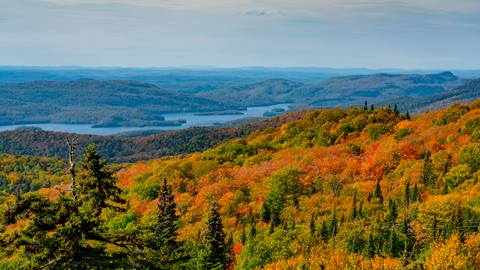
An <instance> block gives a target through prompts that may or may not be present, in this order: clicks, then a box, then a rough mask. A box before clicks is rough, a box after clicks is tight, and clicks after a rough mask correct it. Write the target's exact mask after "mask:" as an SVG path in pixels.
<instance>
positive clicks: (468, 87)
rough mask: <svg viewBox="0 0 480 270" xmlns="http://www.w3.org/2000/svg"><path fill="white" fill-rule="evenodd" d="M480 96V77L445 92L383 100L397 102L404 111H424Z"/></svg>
mask: <svg viewBox="0 0 480 270" xmlns="http://www.w3.org/2000/svg"><path fill="white" fill-rule="evenodd" d="M479 97H480V79H474V80H471V81H469V82H467V83H466V84H465V85H462V86H460V87H456V88H453V89H449V90H445V91H443V92H440V93H437V94H433V95H427V96H422V97H415V98H411V97H401V98H397V99H392V100H387V101H385V102H381V103H380V105H383V104H397V105H398V106H399V109H400V110H402V111H410V112H416V113H418V112H424V111H428V110H436V109H440V108H446V107H448V106H450V105H452V104H453V103H455V102H460V103H467V102H471V101H473V100H475V99H477V98H479Z"/></svg>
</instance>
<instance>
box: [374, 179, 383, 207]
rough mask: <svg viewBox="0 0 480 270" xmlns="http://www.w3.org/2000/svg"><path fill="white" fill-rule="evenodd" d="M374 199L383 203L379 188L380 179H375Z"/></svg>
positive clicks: (380, 188)
mask: <svg viewBox="0 0 480 270" xmlns="http://www.w3.org/2000/svg"><path fill="white" fill-rule="evenodd" d="M374 194H375V198H377V199H378V200H379V202H380V203H383V195H382V187H381V186H380V179H377V184H376V185H375V192H374Z"/></svg>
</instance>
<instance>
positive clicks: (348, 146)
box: [119, 102, 480, 269]
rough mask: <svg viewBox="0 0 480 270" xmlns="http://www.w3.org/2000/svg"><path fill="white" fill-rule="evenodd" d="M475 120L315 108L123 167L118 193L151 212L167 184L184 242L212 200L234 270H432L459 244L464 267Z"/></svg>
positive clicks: (467, 109) (462, 111)
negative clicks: (203, 147) (209, 145)
mask: <svg viewBox="0 0 480 270" xmlns="http://www.w3.org/2000/svg"><path fill="white" fill-rule="evenodd" d="M479 115H480V106H479V103H478V102H477V103H475V104H472V105H470V106H455V107H452V108H449V109H448V110H444V111H438V112H434V113H429V114H424V115H419V116H417V117H416V118H415V119H414V120H412V121H409V120H406V119H405V118H404V117H403V116H399V115H395V114H394V113H393V112H392V111H391V110H389V109H376V110H375V111H364V110H359V109H350V110H348V111H342V110H338V109H337V110H316V111H311V112H308V113H307V114H306V115H305V116H304V117H303V118H302V119H300V120H296V121H292V122H288V123H286V124H284V125H282V126H280V127H277V128H272V129H268V130H265V131H262V132H256V133H254V134H252V135H250V136H249V137H248V138H247V139H244V140H233V141H230V142H227V143H224V144H222V145H220V146H218V147H216V148H213V149H210V150H208V151H205V152H203V153H198V154H194V155H191V156H187V157H181V158H174V157H172V158H169V159H163V160H156V161H150V162H147V163H140V164H137V165H132V166H131V167H129V168H127V169H126V170H124V171H122V172H120V174H119V177H120V185H121V186H122V188H124V189H127V190H130V191H135V192H136V194H137V195H136V196H138V197H136V199H135V204H134V205H132V208H133V209H140V210H139V211H140V212H145V213H149V212H150V211H152V209H153V208H154V207H155V201H154V200H150V199H148V190H150V189H151V188H153V187H154V186H155V185H159V184H160V181H161V179H162V178H163V177H167V178H168V179H169V180H170V183H171V184H173V185H174V188H175V189H176V193H175V194H176V198H177V204H178V207H179V209H180V214H181V216H182V222H183V224H184V225H183V226H182V229H181V233H180V238H181V239H184V240H186V241H192V242H193V243H195V241H196V240H195V239H198V235H199V234H201V232H202V225H203V220H202V217H203V216H204V215H205V214H206V209H207V207H206V206H207V205H208V204H209V202H210V201H212V200H215V201H217V202H218V204H219V206H220V209H221V210H220V213H221V214H222V218H223V221H224V226H225V230H226V232H227V235H231V237H232V238H231V239H232V241H233V248H232V253H233V254H234V263H233V264H234V268H235V269H286V268H288V267H290V268H302V267H305V265H308V266H310V267H312V268H313V269H322V268H323V269H347V268H352V269H356V268H355V267H362V268H363V269H404V266H405V265H406V266H407V267H420V265H421V266H423V267H426V269H435V268H431V265H438V263H440V262H439V260H447V259H448V258H449V256H453V255H451V254H444V253H443V250H445V249H448V246H449V245H451V243H454V242H455V241H458V240H457V239H458V235H459V234H460V235H462V236H461V237H463V238H462V239H467V242H461V241H460V242H458V243H459V244H458V245H460V247H459V248H458V249H456V250H455V251H452V252H454V253H455V252H457V253H455V254H458V256H464V257H461V258H460V257H458V260H457V261H456V262H458V263H464V264H467V265H470V264H469V263H474V262H476V261H475V260H473V259H471V258H472V257H468V256H470V255H467V253H463V251H462V250H463V249H464V248H467V247H469V245H475V246H474V247H475V248H476V247H478V244H476V243H477V242H475V241H478V240H479V239H480V234H479V233H478V225H479V224H480V210H479V208H478V199H479V198H480V197H479V195H478V194H479V193H478V190H480V184H479V183H478V181H477V180H476V175H477V174H478V173H479V172H480V171H479V169H480V166H478V164H480V161H479V159H478V155H477V154H478V153H479V151H480V150H479V149H480V145H479V144H478V140H479V138H480V137H479V135H478V132H479V131H480V125H479V124H478V123H480V121H479ZM426 153H428V154H426ZM406 190H407V191H406ZM129 194H132V193H129ZM137 199H138V200H139V201H136V200H137ZM146 215H148V214H146ZM463 222H465V223H463ZM463 224H473V225H471V226H468V225H463ZM253 226H254V228H255V230H254V233H253V236H252V233H251V232H249V231H251V230H252V227H253ZM245 235H246V236H245ZM249 235H250V236H249ZM455 243H457V242H455ZM474 243H475V244H474ZM472 248H473V247H472ZM472 252H473V253H472V254H471V256H476V255H478V252H477V251H472ZM405 254H406V255H405ZM405 256H406V257H405ZM443 256H445V257H443ZM287 266H288V267H287ZM474 268H475V267H473V268H471V269H474ZM465 269H469V268H468V267H467V268H465Z"/></svg>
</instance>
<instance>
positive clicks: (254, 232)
mask: <svg viewBox="0 0 480 270" xmlns="http://www.w3.org/2000/svg"><path fill="white" fill-rule="evenodd" d="M256 235H257V228H256V227H255V219H254V218H253V217H251V219H250V232H249V233H248V236H249V237H250V239H253V238H255V236H256Z"/></svg>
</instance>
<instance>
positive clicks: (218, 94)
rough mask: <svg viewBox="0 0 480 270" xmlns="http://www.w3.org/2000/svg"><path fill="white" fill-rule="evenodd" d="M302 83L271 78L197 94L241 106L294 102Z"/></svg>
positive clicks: (296, 99)
mask: <svg viewBox="0 0 480 270" xmlns="http://www.w3.org/2000/svg"><path fill="white" fill-rule="evenodd" d="M304 85H305V84H303V83H299V82H294V81H291V80H285V79H271V80H266V81H263V82H260V83H253V84H247V85H243V86H237V87H230V88H226V89H220V90H213V91H207V92H201V93H199V94H198V95H199V96H203V97H205V98H209V99H214V100H218V101H219V102H227V103H235V104H239V105H242V106H262V105H271V104H278V103H296V102H297V101H298V100H299V99H298V98H299V97H296V96H295V93H296V92H297V90H298V89H300V88H301V87H303V86H304Z"/></svg>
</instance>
